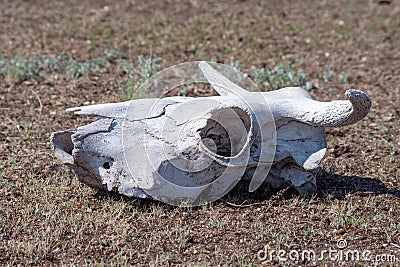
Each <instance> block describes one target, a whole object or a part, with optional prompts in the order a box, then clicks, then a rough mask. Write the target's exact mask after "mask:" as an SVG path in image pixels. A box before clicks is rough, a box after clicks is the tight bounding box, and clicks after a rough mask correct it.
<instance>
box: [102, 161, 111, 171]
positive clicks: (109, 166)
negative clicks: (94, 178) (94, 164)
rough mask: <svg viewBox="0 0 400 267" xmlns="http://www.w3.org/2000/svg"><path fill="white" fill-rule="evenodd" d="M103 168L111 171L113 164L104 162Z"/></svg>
mask: <svg viewBox="0 0 400 267" xmlns="http://www.w3.org/2000/svg"><path fill="white" fill-rule="evenodd" d="M103 168H104V169H106V170H109V169H110V168H111V163H110V162H108V161H106V162H104V163H103Z"/></svg>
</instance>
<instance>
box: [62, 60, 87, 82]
mask: <svg viewBox="0 0 400 267" xmlns="http://www.w3.org/2000/svg"><path fill="white" fill-rule="evenodd" d="M89 70H90V64H89V63H80V62H78V61H76V60H73V59H71V60H69V61H68V63H67V67H66V71H67V76H68V78H69V80H70V81H73V82H76V81H77V80H78V78H79V77H81V76H83V75H84V74H85V73H87V72H88V71H89Z"/></svg>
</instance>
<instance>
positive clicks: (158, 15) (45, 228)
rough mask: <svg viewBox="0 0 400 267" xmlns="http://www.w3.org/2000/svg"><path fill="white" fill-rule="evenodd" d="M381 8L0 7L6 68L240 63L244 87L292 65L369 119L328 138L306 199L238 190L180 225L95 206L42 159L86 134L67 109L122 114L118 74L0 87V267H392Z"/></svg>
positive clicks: (389, 22)
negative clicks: (350, 98)
mask: <svg viewBox="0 0 400 267" xmlns="http://www.w3.org/2000/svg"><path fill="white" fill-rule="evenodd" d="M380 2H384V1H340V2H329V1H307V2H305V1H297V2H292V3H286V4H282V2H281V1H266V2H261V3H260V2H257V1H244V2H243V1H237V2H232V3H229V4H227V3H214V2H211V1H210V2H199V1H185V2H182V3H168V2H164V1H153V2H151V3H147V4H145V3H144V2H143V3H140V2H137V3H136V2H131V1H124V2H119V3H114V2H108V3H102V4H101V3H100V2H98V1H85V2H84V3H82V1H67V2H65V3H61V2H52V3H46V5H44V6H43V5H42V4H39V3H34V2H30V1H3V2H2V3H1V4H0V21H1V23H0V32H1V35H0V40H1V43H2V45H1V47H0V55H2V56H3V57H4V58H12V57H19V58H28V57H29V58H32V57H34V56H39V57H41V56H49V57H50V56H54V55H56V54H59V53H66V54H68V55H69V56H70V57H71V58H73V59H75V60H77V61H80V62H88V61H90V60H93V59H95V58H97V57H99V56H101V55H102V54H103V51H104V50H105V49H106V48H111V47H114V46H115V47H118V48H119V49H120V50H121V51H122V53H123V54H124V55H129V54H130V53H131V54H132V56H133V57H134V58H137V56H139V55H141V54H144V55H149V56H150V55H151V56H152V57H160V58H162V59H163V61H162V62H160V64H162V65H163V66H164V67H166V66H170V65H173V64H175V63H180V62H185V61H191V60H210V59H212V58H215V59H217V60H218V61H219V62H225V63H229V62H230V61H231V59H232V58H234V59H236V60H239V61H241V62H242V64H243V68H244V69H245V70H246V71H250V70H251V69H254V68H262V67H265V66H267V65H268V66H275V65H276V64H277V63H280V62H282V61H286V60H292V61H294V62H295V63H294V68H296V69H302V70H304V71H305V72H306V73H308V74H309V75H310V77H309V78H310V79H311V80H313V82H314V83H315V84H317V85H318V89H315V90H312V91H311V94H312V95H313V96H314V97H315V98H317V99H319V100H330V99H339V98H340V99H342V98H344V91H345V89H347V88H358V89H362V90H365V91H366V92H367V93H368V94H369V95H370V96H371V98H372V99H373V107H372V110H371V112H370V114H369V115H368V116H367V118H365V119H364V120H363V121H362V122H360V123H358V124H356V125H353V126H349V127H346V128H339V129H328V130H327V139H328V145H329V148H328V149H329V150H328V154H327V157H326V158H325V160H324V162H323V169H324V170H325V173H323V174H322V175H321V177H320V178H319V180H318V184H319V191H318V194H317V195H316V196H315V197H313V198H311V199H302V198H300V197H299V196H297V195H295V194H294V193H293V192H292V191H291V190H284V191H280V192H272V193H271V194H270V193H263V192H256V193H253V194H249V193H246V192H244V191H241V190H240V188H238V189H236V190H234V191H233V192H232V193H230V194H229V195H228V196H226V197H225V198H224V199H222V200H220V201H217V202H215V203H212V204H209V205H206V206H202V207H199V208H192V209H187V208H180V207H170V206H167V205H164V204H162V203H157V202H152V201H143V200H137V199H129V198H124V197H120V196H116V195H109V194H105V193H102V192H96V191H94V190H92V189H89V188H87V187H86V186H85V185H82V184H79V183H78V182H77V181H75V180H74V178H73V176H72V174H71V173H70V172H69V171H67V170H66V169H64V168H63V167H62V166H61V164H60V162H58V161H57V160H56V159H55V158H54V156H53V155H52V153H51V150H50V144H49V136H50V133H51V132H52V131H56V130H60V129H66V128H73V127H76V126H77V125H82V124H84V123H85V122H88V119H87V118H75V117H73V116H70V115H67V114H65V113H64V109H65V108H67V107H73V106H79V105H83V104H90V103H92V104H93V103H105V102H113V101H118V97H119V96H118V88H116V79H117V78H118V77H120V75H121V73H120V71H119V70H118V68H117V67H116V65H115V64H112V65H111V66H110V68H109V70H108V71H107V72H94V73H89V74H85V75H83V76H82V77H80V78H79V79H78V80H77V81H75V82H74V83H72V82H71V81H70V80H69V79H68V77H67V76H66V75H64V74H57V73H42V74H46V75H47V77H50V78H48V79H45V80H38V81H36V80H35V79H30V78H29V79H28V80H25V81H16V80H15V79H14V80H13V79H3V78H0V92H1V94H0V103H1V106H0V113H1V115H2V120H1V121H0V140H1V142H0V151H1V154H0V264H1V265H5V266H7V265H9V266H14V265H39V266H43V265H75V266H82V265H88V266H95V265H97V266H103V265H104V266H123V265H150V266H167V265H189V266H217V265H221V266H222V265H225V266H249V265H250V266H252V265H254V266H260V265H261V263H262V262H261V261H260V260H259V259H257V252H258V251H259V250H261V249H264V247H265V246H267V247H268V248H270V249H284V250H286V251H289V250H291V249H292V250H293V249H294V250H304V249H316V250H318V251H321V250H323V249H327V248H329V247H331V248H336V242H337V241H338V240H341V239H346V240H347V243H348V247H347V248H348V249H358V250H360V251H361V250H364V249H368V250H371V251H372V252H373V253H374V254H375V255H377V254H383V253H386V254H393V255H396V256H397V258H400V202H399V198H400V192H399V190H400V159H399V158H400V156H399V147H400V130H399V117H400V108H399V107H400V99H399V95H400V78H399V77H400V72H399V70H400V51H399V50H398V48H399V47H400V43H399V40H400V31H399V30H398V29H399V26H400V19H399V18H400V2H399V1H396V0H393V1H389V2H391V3H390V4H386V5H385V4H380ZM129 47H131V48H132V50H131V51H129ZM328 70H331V71H332V72H333V73H334V74H335V75H334V77H333V78H331V79H327V77H328V76H329V71H328ZM323 73H325V75H323ZM340 73H344V74H346V79H344V76H343V74H342V75H339V74H340ZM325 80H326V82H324V81H325ZM232 203H233V204H232ZM269 264H276V265H278V263H277V262H272V263H269ZM285 264H286V265H289V266H294V265H296V266H298V265H315V266H317V265H322V264H326V265H329V266H330V265H339V263H338V262H329V261H325V262H316V263H312V262H298V263H293V262H286V263H281V265H285ZM358 264H359V265H361V266H363V265H365V266H369V265H371V264H370V263H368V262H358ZM383 264H384V265H390V264H392V266H396V265H398V262H397V263H389V262H384V263H383ZM344 265H350V263H344Z"/></svg>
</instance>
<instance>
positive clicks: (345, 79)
mask: <svg viewBox="0 0 400 267" xmlns="http://www.w3.org/2000/svg"><path fill="white" fill-rule="evenodd" d="M339 78H340V80H341V81H342V83H343V84H346V83H347V75H346V73H345V72H344V71H342V72H340V73H339Z"/></svg>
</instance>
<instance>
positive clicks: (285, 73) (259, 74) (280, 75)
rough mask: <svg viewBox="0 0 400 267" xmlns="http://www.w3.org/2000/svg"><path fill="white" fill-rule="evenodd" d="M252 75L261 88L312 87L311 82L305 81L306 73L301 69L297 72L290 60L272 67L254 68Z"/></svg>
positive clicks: (307, 88) (308, 88)
mask: <svg viewBox="0 0 400 267" xmlns="http://www.w3.org/2000/svg"><path fill="white" fill-rule="evenodd" d="M252 75H253V79H254V81H255V82H256V83H257V84H258V85H259V86H261V87H262V88H263V89H270V90H276V89H279V88H282V87H289V86H300V87H303V88H304V89H306V90H310V89H311V88H312V83H311V82H307V74H306V73H304V72H303V71H299V72H297V71H296V70H295V69H294V68H293V66H292V63H291V62H287V63H280V64H278V65H277V66H276V67H274V68H272V69H268V68H262V69H255V70H254V71H253V72H252Z"/></svg>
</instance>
